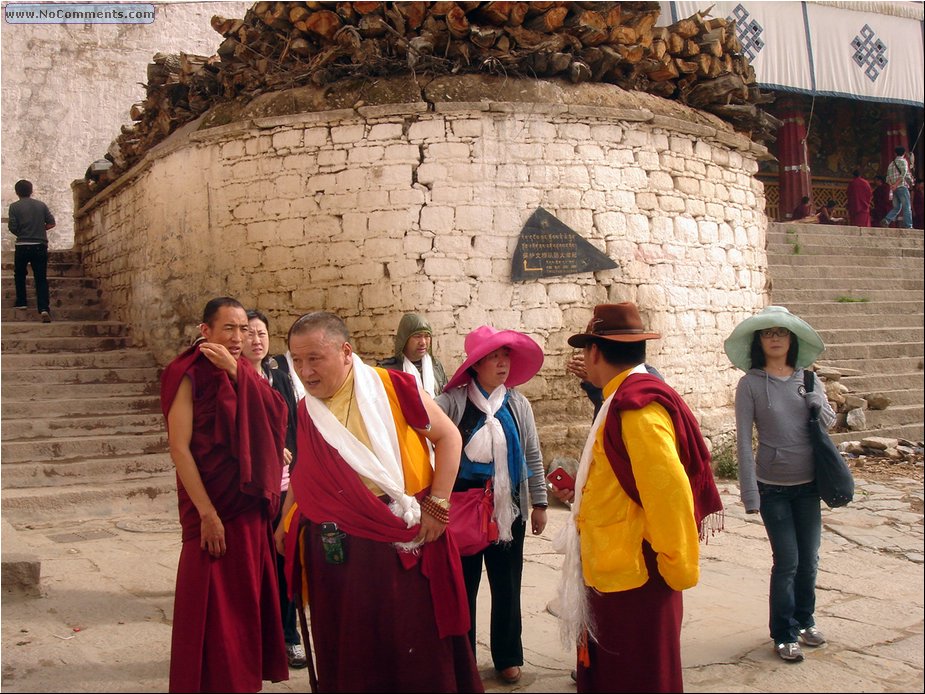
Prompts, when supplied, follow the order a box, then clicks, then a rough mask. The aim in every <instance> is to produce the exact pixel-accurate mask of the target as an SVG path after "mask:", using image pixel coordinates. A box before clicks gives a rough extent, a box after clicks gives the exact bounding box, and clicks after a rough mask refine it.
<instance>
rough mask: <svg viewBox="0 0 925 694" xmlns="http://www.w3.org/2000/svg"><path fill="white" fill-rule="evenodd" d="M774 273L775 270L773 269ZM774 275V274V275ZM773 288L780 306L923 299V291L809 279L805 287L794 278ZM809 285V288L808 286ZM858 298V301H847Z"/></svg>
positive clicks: (772, 296) (776, 302)
mask: <svg viewBox="0 0 925 694" xmlns="http://www.w3.org/2000/svg"><path fill="white" fill-rule="evenodd" d="M771 272H772V273H773V270H771ZM772 277H773V275H772ZM774 284H775V286H774V288H773V289H772V290H771V299H772V301H771V303H773V304H777V305H778V306H786V307H788V308H790V307H791V306H796V305H799V304H803V303H818V302H833V303H836V304H842V303H844V304H849V303H875V302H881V301H916V300H921V298H922V292H920V291H913V290H896V289H860V288H852V289H840V288H835V287H831V286H829V285H828V284H826V285H825V286H824V287H820V286H819V283H818V282H815V283H814V282H811V281H809V280H807V282H806V283H805V285H806V286H805V287H803V286H799V285H796V283H795V282H794V281H793V280H789V281H787V282H783V281H782V282H780V283H776V282H775V283H774ZM807 287H809V288H807ZM846 299H856V300H857V301H846Z"/></svg>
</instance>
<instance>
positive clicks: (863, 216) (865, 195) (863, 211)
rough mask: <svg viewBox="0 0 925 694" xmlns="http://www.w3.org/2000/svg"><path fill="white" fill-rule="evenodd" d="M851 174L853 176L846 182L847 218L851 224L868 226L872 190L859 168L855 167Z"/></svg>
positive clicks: (872, 195)
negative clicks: (849, 181)
mask: <svg viewBox="0 0 925 694" xmlns="http://www.w3.org/2000/svg"><path fill="white" fill-rule="evenodd" d="M851 175H852V176H854V178H852V179H851V183H849V184H848V204H847V207H848V219H849V221H850V222H851V224H852V225H853V226H856V227H869V226H870V205H871V202H872V201H873V197H874V192H873V191H872V190H871V188H870V183H868V182H867V179H866V178H864V177H863V176H862V175H861V172H860V171H859V170H857V169H855V170H854V171H853V172H852V174H851Z"/></svg>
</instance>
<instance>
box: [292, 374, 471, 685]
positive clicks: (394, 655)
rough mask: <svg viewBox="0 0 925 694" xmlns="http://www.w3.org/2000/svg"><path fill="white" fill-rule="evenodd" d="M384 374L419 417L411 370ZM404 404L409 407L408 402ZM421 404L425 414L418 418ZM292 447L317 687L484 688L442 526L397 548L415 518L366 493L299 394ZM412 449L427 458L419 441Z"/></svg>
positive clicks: (455, 557)
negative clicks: (337, 555) (328, 549)
mask: <svg viewBox="0 0 925 694" xmlns="http://www.w3.org/2000/svg"><path fill="white" fill-rule="evenodd" d="M388 375H389V377H390V378H391V379H392V382H393V384H394V385H395V388H396V391H397V393H398V395H399V400H401V399H402V392H403V390H407V389H405V388H403V386H404V385H407V386H408V387H409V388H412V389H413V391H414V394H415V399H416V400H418V404H417V407H416V408H413V409H415V410H416V411H415V412H409V413H408V415H407V419H408V420H410V421H411V422H412V423H414V424H415V426H419V427H423V426H425V425H426V412H425V411H424V410H423V406H422V405H420V402H419V400H420V398H419V397H417V388H416V386H415V385H414V381H413V377H409V375H408V374H404V373H402V372H396V371H390V372H388ZM409 379H410V380H409ZM404 380H407V383H403V381H404ZM406 400H407V399H406ZM402 405H403V408H402V412H403V413H404V412H407V411H408V410H409V408H408V406H407V403H406V402H402ZM421 412H425V419H424V420H423V421H418V420H419V419H420V413H421ZM298 456H299V459H298V462H297V464H296V465H295V466H294V468H293V474H292V478H291V479H290V489H292V490H293V492H294V494H295V498H296V500H297V501H298V504H299V510H298V512H297V513H296V516H295V517H294V519H293V523H294V524H297V523H299V520H300V516H302V515H303V514H304V518H305V519H307V520H306V525H305V526H304V527H305V532H304V535H303V537H304V538H305V555H304V556H303V557H302V568H303V569H304V572H305V578H306V581H307V587H308V598H309V607H310V610H311V630H312V636H313V641H314V644H313V647H314V652H315V660H316V663H317V671H318V687H319V691H322V692H358V691H369V692H383V691H392V692H434V691H438V692H481V691H483V686H482V682H481V678H480V677H479V672H478V668H477V665H476V661H475V656H474V655H473V653H472V649H471V648H470V646H469V640H468V636H467V633H468V631H469V612H468V606H467V602H466V592H465V584H464V583H463V580H462V567H461V564H460V560H459V552H458V551H457V550H456V547H455V545H454V544H453V542H452V538H451V536H450V534H449V533H444V534H443V535H442V536H441V537H440V538H439V539H438V540H436V541H435V542H431V543H428V544H426V545H423V546H422V547H421V548H420V549H419V550H417V551H416V552H414V553H409V552H401V551H399V550H397V549H396V548H395V547H394V545H393V544H392V543H394V542H408V541H410V540H412V539H414V537H415V536H416V535H417V534H418V531H419V530H420V526H414V527H412V528H408V527H407V526H406V525H405V523H404V521H402V520H401V519H400V518H398V517H396V516H395V515H394V514H393V513H392V512H391V511H390V510H389V508H388V506H387V505H386V504H385V503H384V502H383V501H382V500H380V499H379V498H377V497H375V496H373V494H372V493H371V492H370V491H369V489H368V488H367V487H366V486H365V485H364V484H363V483H362V482H361V480H360V478H359V475H357V473H356V472H355V471H354V470H353V469H352V468H351V467H350V466H349V465H348V464H347V462H346V461H345V460H344V459H343V458H342V457H341V455H340V454H339V453H338V452H337V450H335V449H334V448H332V447H331V446H330V445H329V444H328V443H327V441H325V439H324V437H323V436H322V435H321V433H320V432H319V431H318V429H317V427H316V426H315V424H314V422H313V421H312V419H311V417H310V416H309V414H308V411H307V409H306V407H305V405H304V403H303V404H301V405H300V406H299V441H298ZM420 458H421V461H422V462H423V463H424V464H429V456H428V454H427V451H426V449H424V448H423V447H422V450H421V451H420ZM426 493H427V492H426V490H425V491H424V492H423V493H422V494H421V495H419V496H424V495H425V494H426ZM324 522H336V523H337V525H338V528H339V529H340V530H341V531H343V532H344V533H345V534H346V536H345V537H344V538H343V540H342V541H343V546H344V553H345V561H344V563H343V564H331V563H328V562H327V561H326V560H325V554H324V550H323V548H322V543H321V533H320V524H321V523H324ZM294 527H297V526H294ZM295 536H296V534H295V533H293V532H290V533H289V534H288V536H287V541H288V542H287V549H286V558H287V566H289V565H290V564H289V562H290V558H291V557H293V556H294V554H295V544H294V541H293V540H294V538H295ZM288 575H290V576H292V575H293V574H288ZM301 579H302V576H301V575H299V574H296V575H295V576H293V580H292V581H291V582H290V585H294V586H298V585H301Z"/></svg>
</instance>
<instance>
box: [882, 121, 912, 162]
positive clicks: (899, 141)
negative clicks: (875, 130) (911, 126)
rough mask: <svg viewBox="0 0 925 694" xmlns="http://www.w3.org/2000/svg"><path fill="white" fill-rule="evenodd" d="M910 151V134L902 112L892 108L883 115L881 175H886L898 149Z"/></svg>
mask: <svg viewBox="0 0 925 694" xmlns="http://www.w3.org/2000/svg"><path fill="white" fill-rule="evenodd" d="M897 147H905V148H906V151H907V152H908V151H909V132H908V131H907V129H906V119H905V118H904V117H903V113H902V111H901V110H899V109H896V108H891V109H889V110H888V111H886V112H885V113H884V114H883V134H882V135H881V136H880V173H881V174H882V175H884V176H885V175H886V167H888V166H889V165H890V162H891V161H893V159H895V158H896V151H895V150H896V148H897Z"/></svg>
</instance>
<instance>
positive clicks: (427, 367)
mask: <svg viewBox="0 0 925 694" xmlns="http://www.w3.org/2000/svg"><path fill="white" fill-rule="evenodd" d="M404 360H405V361H404V362H402V371H404V372H405V373H406V374H411V375H413V376H414V379H415V380H416V381H417V382H418V385H419V386H421V387H422V388H423V389H424V392H426V393H427V394H428V395H429V396H430V397H432V398H435V397H437V379H436V378H434V360H433V359H431V358H430V355H429V354H427V353H425V354H424V356H423V358H422V359H421V370H420V371H418V367H416V366H415V365H414V362H413V361H411V360H410V359H408V357H404ZM422 379H423V380H422Z"/></svg>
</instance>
